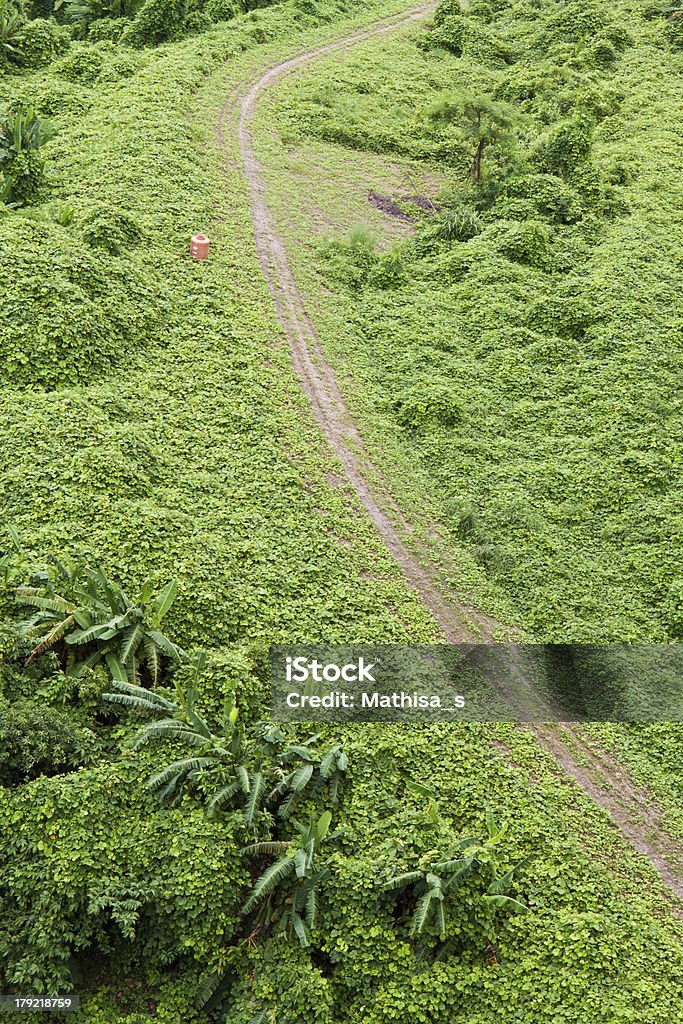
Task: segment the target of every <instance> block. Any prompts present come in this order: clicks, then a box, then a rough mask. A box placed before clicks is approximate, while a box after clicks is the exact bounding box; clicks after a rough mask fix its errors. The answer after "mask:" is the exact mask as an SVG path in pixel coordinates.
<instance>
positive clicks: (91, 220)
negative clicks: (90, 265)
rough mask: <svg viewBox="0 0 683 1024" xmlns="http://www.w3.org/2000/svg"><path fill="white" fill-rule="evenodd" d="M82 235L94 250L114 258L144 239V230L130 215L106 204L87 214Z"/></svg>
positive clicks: (82, 225) (94, 208)
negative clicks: (99, 250) (102, 250)
mask: <svg viewBox="0 0 683 1024" xmlns="http://www.w3.org/2000/svg"><path fill="white" fill-rule="evenodd" d="M81 233H82V235H83V238H84V239H85V241H86V242H87V243H88V245H89V246H91V247H92V248H93V249H105V250H106V251H107V252H108V253H111V254H112V255H114V256H116V255H118V254H119V253H120V252H121V251H125V250H127V249H128V248H129V247H130V246H131V245H136V244H137V243H138V242H139V241H140V239H141V238H142V228H141V227H140V225H139V224H138V222H137V221H136V220H135V218H134V217H133V216H132V215H131V214H130V213H127V212H126V211H125V210H121V209H119V208H118V207H115V206H109V205H106V204H104V203H101V204H99V205H98V206H95V207H93V208H91V209H90V210H89V211H88V212H87V213H86V215H85V216H84V217H83V219H82V221H81Z"/></svg>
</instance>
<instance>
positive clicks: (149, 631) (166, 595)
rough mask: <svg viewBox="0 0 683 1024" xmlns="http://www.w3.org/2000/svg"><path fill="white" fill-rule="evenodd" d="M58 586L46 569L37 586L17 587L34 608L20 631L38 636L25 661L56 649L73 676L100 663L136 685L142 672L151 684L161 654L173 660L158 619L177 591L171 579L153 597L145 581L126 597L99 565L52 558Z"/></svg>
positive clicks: (174, 650)
mask: <svg viewBox="0 0 683 1024" xmlns="http://www.w3.org/2000/svg"><path fill="white" fill-rule="evenodd" d="M55 565H56V567H57V573H58V578H59V586H60V589H61V590H62V593H58V592H57V590H56V586H57V584H56V582H55V581H54V580H53V579H52V577H51V576H50V574H49V573H42V574H40V575H39V577H38V578H39V580H40V585H39V586H30V587H27V586H24V587H18V588H17V589H16V591H15V594H16V597H17V598H18V600H19V603H20V604H25V605H28V606H29V607H32V608H35V609H36V613H35V615H33V617H32V618H31V619H29V620H28V621H26V622H24V623H22V625H21V632H22V633H23V635H25V636H29V637H34V636H37V637H38V641H37V643H36V644H35V646H34V648H33V650H32V651H31V654H30V656H29V659H28V660H29V663H30V662H31V661H33V660H34V659H35V658H37V657H38V656H39V655H41V654H44V653H45V652H46V651H50V650H52V649H55V648H57V649H58V650H59V653H60V656H61V660H62V663H63V666H64V668H65V670H66V672H67V673H68V674H70V675H75V674H78V673H81V672H83V671H84V670H86V669H91V668H94V667H95V666H96V665H98V664H100V663H102V662H103V663H104V664H105V665H106V666H107V668H108V669H109V672H110V674H111V676H112V679H114V680H117V681H119V682H131V683H133V684H134V685H136V686H137V685H139V684H140V682H141V681H142V679H143V676H144V677H146V678H147V679H148V681H149V682H150V683H151V684H152V685H153V686H156V684H157V682H158V681H159V676H160V672H161V667H162V664H163V661H164V659H166V660H169V661H179V660H180V658H181V655H182V652H181V650H180V648H179V647H178V646H176V644H174V643H172V641H171V640H169V639H168V637H167V636H165V635H164V634H163V633H162V632H161V621H162V619H163V618H164V616H165V615H166V614H167V612H168V611H169V609H170V607H171V605H172V604H173V601H174V600H175V597H176V593H177V589H178V588H177V584H176V583H175V581H172V582H170V583H167V584H166V586H165V587H164V588H163V590H162V591H161V592H160V593H159V594H158V595H157V596H156V597H155V596H154V595H153V587H152V584H151V582H150V581H149V580H148V581H147V582H145V583H144V584H143V586H142V589H141V590H140V592H139V593H138V594H137V595H136V596H135V597H134V598H132V599H131V598H129V597H128V596H127V594H126V592H125V591H124V590H123V589H122V588H121V587H120V586H119V585H118V584H116V583H114V582H113V581H112V580H110V579H109V578H108V577H107V576H106V575H105V573H104V571H103V570H102V569H101V568H97V569H91V568H88V567H87V566H86V565H85V563H84V562H83V561H82V560H78V561H76V562H69V561H67V560H65V561H58V560H57V559H55Z"/></svg>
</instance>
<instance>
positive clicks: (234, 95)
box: [217, 2, 683, 900]
mask: <svg viewBox="0 0 683 1024" xmlns="http://www.w3.org/2000/svg"><path fill="white" fill-rule="evenodd" d="M434 6H435V4H434V3H433V2H432V3H429V4H426V5H423V6H419V7H414V8H410V9H408V10H406V11H405V12H404V13H403V14H401V15H397V16H396V17H394V18H386V19H383V20H381V21H378V22H376V23H375V24H374V25H372V26H370V27H368V28H367V29H364V30H361V31H358V32H355V33H353V34H351V35H348V36H345V37H344V38H342V39H339V40H337V41H335V42H331V43H327V44H325V45H323V46H319V47H316V48H315V49H313V50H309V51H306V52H305V53H300V54H297V55H295V56H292V57H290V58H289V59H287V60H284V61H282V62H280V63H278V64H275V65H274V66H272V67H271V68H268V69H267V70H266V71H264V72H263V74H261V76H260V77H259V78H258V79H257V80H256V81H255V82H253V84H252V85H251V86H249V87H246V89H245V91H242V90H241V89H239V88H237V89H234V90H233V91H232V92H231V93H230V94H229V95H228V96H227V97H226V100H225V103H224V105H223V107H222V109H221V111H220V114H219V118H218V124H217V138H218V144H219V147H220V148H221V149H222V150H223V151H224V152H225V151H226V150H227V145H226V138H225V136H226V132H227V130H228V129H229V126H230V125H235V131H236V138H237V143H238V146H239V153H240V157H241V161H242V169H243V172H244V175H245V177H246V180H247V184H248V186H249V193H250V215H251V221H252V225H253V231H254V241H255V245H256V251H257V254H258V258H259V262H260V265H261V269H262V271H263V274H264V277H265V279H266V282H267V284H268V289H269V291H270V294H271V297H272V300H273V303H274V305H275V309H276V312H277V317H278V320H279V322H280V325H281V327H282V329H283V331H284V333H285V336H286V338H287V341H288V344H289V347H290V351H291V359H292V365H293V367H294V370H295V372H296V374H297V376H298V378H299V382H300V384H301V387H302V389H303V391H304V393H305V394H306V396H307V398H308V400H309V403H310V406H311V409H312V411H313V414H314V416H315V418H316V421H317V423H318V425H319V427H320V429H321V430H322V432H323V434H324V435H325V437H326V439H327V441H328V443H329V445H330V447H331V448H332V450H333V451H334V453H335V454H336V455H337V457H338V458H339V459H340V461H341V463H342V466H343V468H344V472H345V475H346V478H347V480H348V481H349V483H350V484H351V485H352V486H353V488H354V490H355V491H356V494H357V495H358V498H359V500H360V502H361V504H362V506H363V507H364V509H365V511H366V512H367V514H368V515H369V516H370V519H371V520H372V522H373V523H374V525H375V528H376V530H377V532H378V533H379V535H380V536H381V538H382V540H383V542H384V544H385V545H386V547H387V548H388V550H389V551H390V553H391V554H392V556H393V557H394V559H395V561H396V562H397V564H398V565H399V567H400V568H401V570H402V572H403V575H404V577H405V580H406V582H407V583H408V585H409V586H410V587H411V588H412V589H413V590H415V591H416V592H417V593H418V594H419V595H420V597H421V599H422V601H423V602H424V604H425V606H426V607H427V608H428V609H429V611H430V612H431V614H432V616H433V617H434V619H435V621H436V622H437V623H438V625H439V627H440V629H441V631H442V633H443V637H444V639H445V640H446V641H447V642H449V643H469V644H477V643H486V642H491V641H492V640H493V639H494V637H495V633H496V628H497V627H498V628H500V627H499V624H497V623H496V622H495V621H494V620H492V619H491V618H489V617H488V616H486V615H484V614H483V613H481V612H479V611H476V610H474V609H472V608H469V607H467V606H465V605H464V604H463V603H462V601H461V600H460V599H459V597H458V595H457V594H456V593H454V592H453V589H452V586H451V584H450V581H449V578H448V575H447V573H445V572H443V571H442V570H440V568H439V567H438V566H435V565H434V564H433V561H432V560H431V558H430V553H429V550H428V549H427V548H426V546H425V545H424V544H423V542H422V541H420V539H419V538H418V537H417V536H416V535H415V533H414V531H413V529H412V527H411V526H410V524H409V522H408V521H407V520H406V518H405V517H404V515H403V513H402V511H401V509H400V508H399V506H398V505H397V503H396V501H395V500H394V498H393V497H392V495H391V492H390V490H389V488H388V486H387V484H386V482H385V481H384V480H383V477H382V474H381V473H380V471H379V470H378V468H377V467H376V466H375V465H374V464H373V462H372V460H371V458H370V457H369V455H368V453H367V451H366V449H365V446H364V444H363V439H362V437H361V435H360V433H359V431H358V429H357V427H356V425H355V424H354V422H353V420H352V418H351V415H350V413H349V411H348V409H347V407H346V404H345V402H344V398H343V396H342V394H341V391H340V389H339V385H338V383H337V379H336V376H335V373H334V370H333V368H332V366H331V365H330V363H329V362H328V361H327V359H326V357H325V354H324V352H323V349H322V346H321V344H320V340H319V339H318V337H317V335H316V332H315V329H314V327H313V325H312V323H311V321H310V318H309V317H308V314H307V313H306V309H305V306H304V302H303V298H302V296H301V294H300V292H299V290H298V287H297V284H296V281H295V279H294V275H293V274H292V270H291V267H290V265H289V261H288V259H287V253H286V250H285V245H284V241H283V239H282V237H281V236H280V235H279V233H278V231H277V229H276V227H275V224H274V220H273V217H272V215H271V213H270V211H269V209H268V205H267V201H266V187H265V181H264V178H263V173H262V171H261V167H260V165H259V163H258V160H257V158H256V154H255V151H254V143H253V136H252V122H253V118H254V113H255V109H256V104H257V102H258V99H259V97H260V96H261V94H262V93H263V92H264V91H265V90H266V89H268V88H269V87H270V86H272V85H275V84H276V83H277V82H278V81H279V80H280V79H282V78H284V77H285V76H286V75H289V74H292V73H293V72H295V71H297V70H298V69H299V68H301V67H303V66H305V65H306V64H309V63H310V62H312V61H314V60H315V59H316V58H318V57H324V56H327V55H329V54H332V53H336V52H338V51H340V50H344V49H348V48H349V47H352V46H354V45H355V44H357V43H361V42H363V41H365V40H366V39H370V38H371V37H373V36H378V35H382V34H385V33H389V32H393V31H395V30H396V29H399V28H402V27H404V26H406V25H409V24H411V23H413V22H416V21H419V20H420V19H422V18H424V17H426V16H427V15H428V14H430V13H431V12H432V11H433V9H434ZM510 650H511V651H512V654H511V656H510V657H508V658H507V659H503V660H501V663H500V665H499V666H498V669H497V671H496V673H495V674H496V677H497V678H496V683H497V685H498V686H499V688H500V689H501V691H502V692H503V693H504V694H505V693H506V692H507V693H508V694H510V695H512V691H513V688H514V698H513V701H512V703H513V706H515V705H516V706H517V707H521V706H523V705H524V704H526V706H527V707H528V708H529V716H528V719H527V720H528V721H529V722H530V723H531V722H537V723H538V722H539V697H538V695H537V694H535V693H534V692H533V691H532V689H531V688H530V687H529V684H528V681H527V680H526V679H524V678H523V673H521V672H520V670H519V665H518V664H516V659H515V657H514V648H513V647H511V648H510ZM520 660H521V659H520ZM520 695H521V696H520ZM544 710H545V711H546V713H547V718H548V719H550V718H553V717H554V716H553V715H552V709H550V708H548V707H547V706H546V707H545V708H544ZM529 728H530V729H531V731H532V732H533V734H534V736H535V738H536V740H537V742H538V743H539V745H540V746H541V747H542V748H543V749H544V750H545V751H546V752H547V753H549V754H551V755H552V757H553V758H554V759H555V761H556V762H557V765H558V768H559V769H560V770H561V771H562V773H563V774H564V776H565V778H566V779H567V780H569V779H571V780H573V781H574V782H575V783H576V784H578V785H579V786H580V787H581V788H582V789H583V791H584V792H585V793H586V794H587V795H588V796H590V797H591V799H592V800H593V801H594V802H595V803H596V804H597V805H598V806H600V807H601V808H602V809H603V810H604V811H606V812H607V813H608V815H609V816H610V818H611V819H612V820H613V822H614V823H615V825H616V826H617V828H618V829H619V830H620V831H621V833H622V836H623V837H624V839H625V840H626V841H627V842H628V843H629V844H630V845H631V846H632V847H633V848H635V849H636V850H638V851H639V852H640V853H642V854H644V855H645V856H647V857H648V859H649V860H650V863H651V864H652V866H653V868H654V869H655V870H656V871H657V872H658V874H659V875H660V878H661V879H662V881H663V882H664V883H665V885H666V887H667V888H668V890H669V891H670V893H671V894H672V896H673V897H674V898H675V899H676V898H677V899H679V900H680V898H681V894H682V892H683V888H682V887H683V880H682V878H681V874H680V871H679V870H678V863H677V857H673V856H671V849H670V848H669V849H668V850H667V847H669V844H670V843H671V840H670V839H669V837H666V839H664V837H663V842H662V843H659V842H657V843H656V844H654V843H653V842H652V841H651V829H648V828H647V826H646V825H641V824H640V823H639V822H636V821H635V820H634V816H633V813H632V812H633V799H634V798H635V795H634V794H630V795H631V797H632V799H631V800H628V799H626V797H625V794H624V793H619V794H614V795H611V794H610V789H611V788H612V783H613V780H614V773H615V772H618V770H619V769H618V766H616V763H615V762H613V761H612V759H610V758H609V755H607V753H606V752H604V751H603V752H602V756H601V758H600V761H598V759H597V758H596V757H595V752H594V751H589V749H588V747H587V744H585V743H584V742H583V741H582V740H581V739H580V737H579V735H578V734H577V733H576V732H573V731H572V733H571V737H572V740H573V742H574V745H575V746H576V747H577V749H578V750H579V752H580V755H582V756H583V757H584V758H586V759H588V760H589V761H590V763H591V771H587V770H586V768H585V767H584V766H583V765H582V764H580V762H579V760H577V758H575V757H573V756H572V753H571V751H570V749H569V748H568V746H567V745H566V744H565V743H564V742H563V741H562V738H561V734H560V735H558V734H557V733H555V732H554V731H553V730H552V729H551V728H549V727H548V726H545V725H541V724H536V725H533V724H530V726H529ZM567 728H571V727H567ZM562 732H564V728H563V729H562ZM606 758H607V759H608V760H609V761H610V765H609V766H608V767H606V766H605V764H604V763H603V762H604V761H605V759H606ZM620 798H621V799H620ZM649 822H650V825H652V823H653V819H652V816H650V818H649ZM649 831H650V835H648V832H649ZM664 851H666V852H664ZM667 853H669V856H667ZM674 865H675V866H674Z"/></svg>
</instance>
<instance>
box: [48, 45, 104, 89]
mask: <svg viewBox="0 0 683 1024" xmlns="http://www.w3.org/2000/svg"><path fill="white" fill-rule="evenodd" d="M105 60H106V55H105V53H104V52H103V51H102V50H101V49H97V48H95V47H94V46H83V45H82V44H79V45H78V49H72V51H71V52H70V53H69V54H68V55H67V56H66V57H62V59H61V60H59V61H57V63H56V64H55V66H54V68H53V69H52V70H53V71H54V73H55V74H56V75H59V76H60V78H66V80H67V81H69V82H83V83H84V84H86V85H92V84H93V82H94V81H95V80H96V78H97V77H98V75H99V74H100V72H101V71H102V68H103V66H104V63H105Z"/></svg>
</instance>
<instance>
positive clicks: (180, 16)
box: [121, 0, 187, 47]
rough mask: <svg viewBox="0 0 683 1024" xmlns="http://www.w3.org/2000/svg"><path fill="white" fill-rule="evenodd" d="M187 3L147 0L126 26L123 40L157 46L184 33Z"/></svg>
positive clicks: (137, 45) (178, 0) (130, 43)
mask: <svg viewBox="0 0 683 1024" xmlns="http://www.w3.org/2000/svg"><path fill="white" fill-rule="evenodd" d="M186 14H187V5H186V2H185V0H146V3H145V4H144V6H143V7H142V8H141V9H140V10H139V11H138V13H137V14H136V16H135V18H134V20H133V21H132V22H131V24H130V25H129V26H127V27H126V29H125V31H124V32H123V35H122V36H121V42H123V43H125V44H127V45H128V46H136V47H142V46H156V45H157V44H158V43H165V42H167V41H168V40H172V39H178V38H179V37H180V35H181V34H182V29H183V25H184V23H185V17H186Z"/></svg>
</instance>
